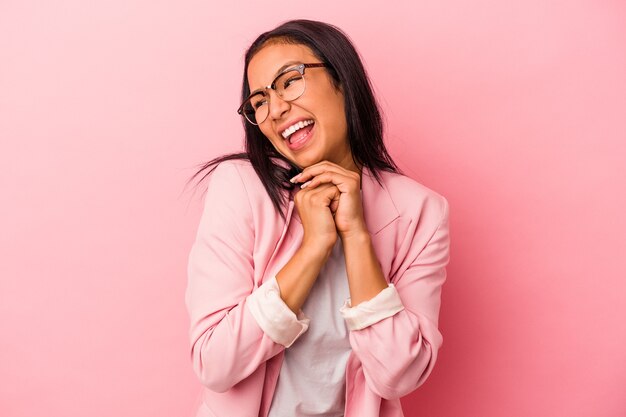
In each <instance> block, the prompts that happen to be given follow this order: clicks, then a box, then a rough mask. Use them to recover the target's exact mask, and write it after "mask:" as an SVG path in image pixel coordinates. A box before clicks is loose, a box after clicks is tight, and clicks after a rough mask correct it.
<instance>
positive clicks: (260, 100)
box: [250, 93, 267, 110]
mask: <svg viewBox="0 0 626 417" xmlns="http://www.w3.org/2000/svg"><path fill="white" fill-rule="evenodd" d="M265 103H267V99H266V98H265V95H263V94H260V93H259V94H257V95H255V96H254V97H252V98H251V99H250V105H251V106H252V108H253V109H254V110H257V109H258V108H259V107H261V106H263V105H265Z"/></svg>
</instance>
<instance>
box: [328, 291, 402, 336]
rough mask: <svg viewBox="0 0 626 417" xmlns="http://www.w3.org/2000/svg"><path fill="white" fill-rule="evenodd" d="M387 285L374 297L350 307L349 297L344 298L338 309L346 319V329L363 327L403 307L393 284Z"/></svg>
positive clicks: (391, 314) (389, 315)
mask: <svg viewBox="0 0 626 417" xmlns="http://www.w3.org/2000/svg"><path fill="white" fill-rule="evenodd" d="M388 285H389V286H388V287H387V288H385V289H384V290H382V291H381V292H379V293H378V294H376V296H374V298H372V299H370V300H367V301H364V302H362V303H360V304H359V305H357V306H355V307H352V304H351V299H350V298H348V299H347V300H346V302H345V303H344V305H343V306H342V307H341V308H340V309H339V311H340V313H341V315H342V316H343V318H344V320H345V321H346V325H347V327H348V330H361V329H364V328H366V327H368V326H371V325H372V324H374V323H377V322H379V321H381V320H383V319H386V318H387V317H391V316H393V315H394V314H396V313H398V312H399V311H402V310H403V309H404V305H403V304H402V300H401V299H400V295H399V294H398V290H397V289H396V288H395V286H394V284H391V283H390V284H388Z"/></svg>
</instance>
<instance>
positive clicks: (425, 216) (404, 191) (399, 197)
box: [381, 171, 449, 225]
mask: <svg viewBox="0 0 626 417" xmlns="http://www.w3.org/2000/svg"><path fill="white" fill-rule="evenodd" d="M381 175H382V177H383V182H384V186H385V189H386V190H387V192H388V193H389V196H390V198H391V200H392V201H393V204H394V206H395V207H396V209H397V210H398V214H399V215H400V217H404V218H420V221H425V222H429V223H430V222H432V223H435V224H436V225H439V224H440V223H441V222H442V221H444V220H446V219H447V216H448V211H449V203H448V200H447V199H446V198H445V197H444V196H443V195H442V194H440V193H439V192H437V191H435V190H433V189H432V188H429V187H427V186H426V185H424V184H422V183H420V182H418V181H416V180H414V179H413V178H411V177H408V176H406V175H403V174H399V173H393V172H386V171H385V172H381Z"/></svg>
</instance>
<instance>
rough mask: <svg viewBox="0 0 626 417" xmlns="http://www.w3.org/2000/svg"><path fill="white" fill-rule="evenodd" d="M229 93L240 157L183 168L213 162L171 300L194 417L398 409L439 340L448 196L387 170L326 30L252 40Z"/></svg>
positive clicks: (353, 76)
mask: <svg viewBox="0 0 626 417" xmlns="http://www.w3.org/2000/svg"><path fill="white" fill-rule="evenodd" d="M242 93H243V94H242V104H241V106H240V108H239V110H238V112H239V113H240V114H241V115H242V118H243V123H244V128H245V135H246V152H244V153H241V154H230V155H226V156H223V157H220V158H217V159H214V160H212V161H210V162H209V163H207V164H205V165H204V166H203V167H202V169H200V171H198V172H197V173H196V175H198V174H200V173H201V172H202V171H204V170H206V169H207V168H209V167H210V166H214V168H213V169H212V170H211V171H208V173H207V174H205V177H206V176H207V175H208V174H211V175H210V176H209V177H208V178H209V179H208V188H207V194H206V196H205V204H204V211H203V213H202V217H201V220H200V225H199V228H198V233H197V238H196V241H195V243H194V245H193V247H192V249H191V253H190V256H189V269H188V287H187V291H186V295H185V301H186V305H187V308H188V311H189V315H190V319H191V327H190V342H191V359H192V364H193V369H194V371H195V373H196V374H197V376H198V378H199V379H200V381H201V382H202V385H203V401H202V404H201V406H200V408H199V409H198V411H197V416H198V417H209V416H211V417H231V416H261V417H266V416H269V417H279V416H280V417H282V416H346V417H374V416H378V417H381V416H382V417H400V416H402V415H403V412H402V407H401V404H400V397H402V396H404V395H406V394H408V393H410V392H411V391H413V390H415V389H416V388H417V387H418V386H420V385H421V384H422V383H423V382H424V381H425V380H426V378H427V377H428V375H429V374H430V373H431V372H432V370H433V367H434V365H435V361H436V358H437V351H438V349H439V347H440V346H441V344H442V336H441V333H440V332H439V330H438V317H439V307H440V298H441V287H442V284H443V283H444V281H445V279H446V270H445V267H446V265H447V263H448V260H449V231H448V229H449V228H448V218H449V208H448V202H447V200H446V199H445V198H444V197H443V196H441V195H440V194H438V193H436V192H435V191H433V190H430V189H428V188H426V187H425V186H423V185H421V184H419V183H417V182H416V181H414V180H412V179H411V178H409V177H407V176H405V175H403V174H402V173H401V172H399V170H398V169H397V167H396V165H395V164H394V162H393V161H392V159H391V157H390V156H389V154H388V153H387V150H386V149H385V145H384V143H383V128H382V122H381V117H380V113H379V110H378V105H377V103H376V100H375V98H374V95H373V93H372V89H371V86H370V83H369V80H368V78H367V75H366V72H365V70H364V68H363V65H362V63H361V61H360V59H359V56H358V54H357V52H356V51H355V49H354V47H353V45H352V44H351V42H350V41H349V39H348V38H347V36H346V35H345V34H344V33H343V32H342V31H340V30H339V29H338V28H336V27H334V26H332V25H328V24H325V23H322V22H316V21H309V20H294V21H289V22H286V23H284V24H282V25H280V26H278V27H277V28H275V29H273V30H271V31H269V32H266V33H263V34H261V35H260V36H259V37H258V38H257V39H256V40H255V41H254V43H253V44H252V45H251V46H250V48H249V49H248V51H247V53H246V55H245V67H244V75H243V91H242ZM296 174H298V175H296ZM196 175H194V177H195V176H196ZM192 178H193V177H192ZM203 178H204V177H203Z"/></svg>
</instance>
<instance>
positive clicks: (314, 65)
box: [237, 62, 328, 126]
mask: <svg viewBox="0 0 626 417" xmlns="http://www.w3.org/2000/svg"><path fill="white" fill-rule="evenodd" d="M318 67H328V64H324V63H322V62H317V63H312V64H299V65H296V66H293V67H289V68H285V69H284V70H282V71H281V72H280V73H279V74H278V75H277V76H276V78H274V81H272V83H271V84H270V85H268V86H267V87H263V88H260V89H258V90H256V91H255V92H254V93H252V94H250V95H249V96H248V97H247V98H246V99H245V100H244V101H243V103H241V105H240V106H239V108H238V109H237V113H238V114H240V115H241V116H243V117H244V118H245V119H246V120H247V121H248V122H250V124H253V125H255V126H258V125H259V124H261V123H263V122H264V121H265V120H266V119H267V115H269V114H270V112H269V109H268V111H267V115H266V116H265V118H264V119H263V120H261V121H260V122H258V123H255V122H253V121H252V120H250V119H249V118H248V116H247V115H246V114H244V112H243V107H244V106H245V105H246V103H247V102H248V100H250V99H251V98H252V97H253V96H255V95H257V94H259V93H262V94H263V95H265V96H267V98H268V99H269V94H268V93H267V90H270V89H271V90H274V92H275V93H276V95H278V96H279V97H280V98H281V99H282V96H281V95H280V94H278V91H276V81H277V80H278V79H279V78H280V77H282V76H283V74H285V73H287V72H289V71H294V70H297V71H298V72H299V73H300V75H301V76H302V80H303V81H304V89H302V93H301V94H300V95H299V96H298V97H295V98H293V99H291V100H285V101H288V102H289V101H294V100H297V99H299V98H300V97H302V94H304V91H305V90H306V79H305V78H304V70H305V69H306V68H318ZM269 104H270V102H269V100H268V106H269Z"/></svg>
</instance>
